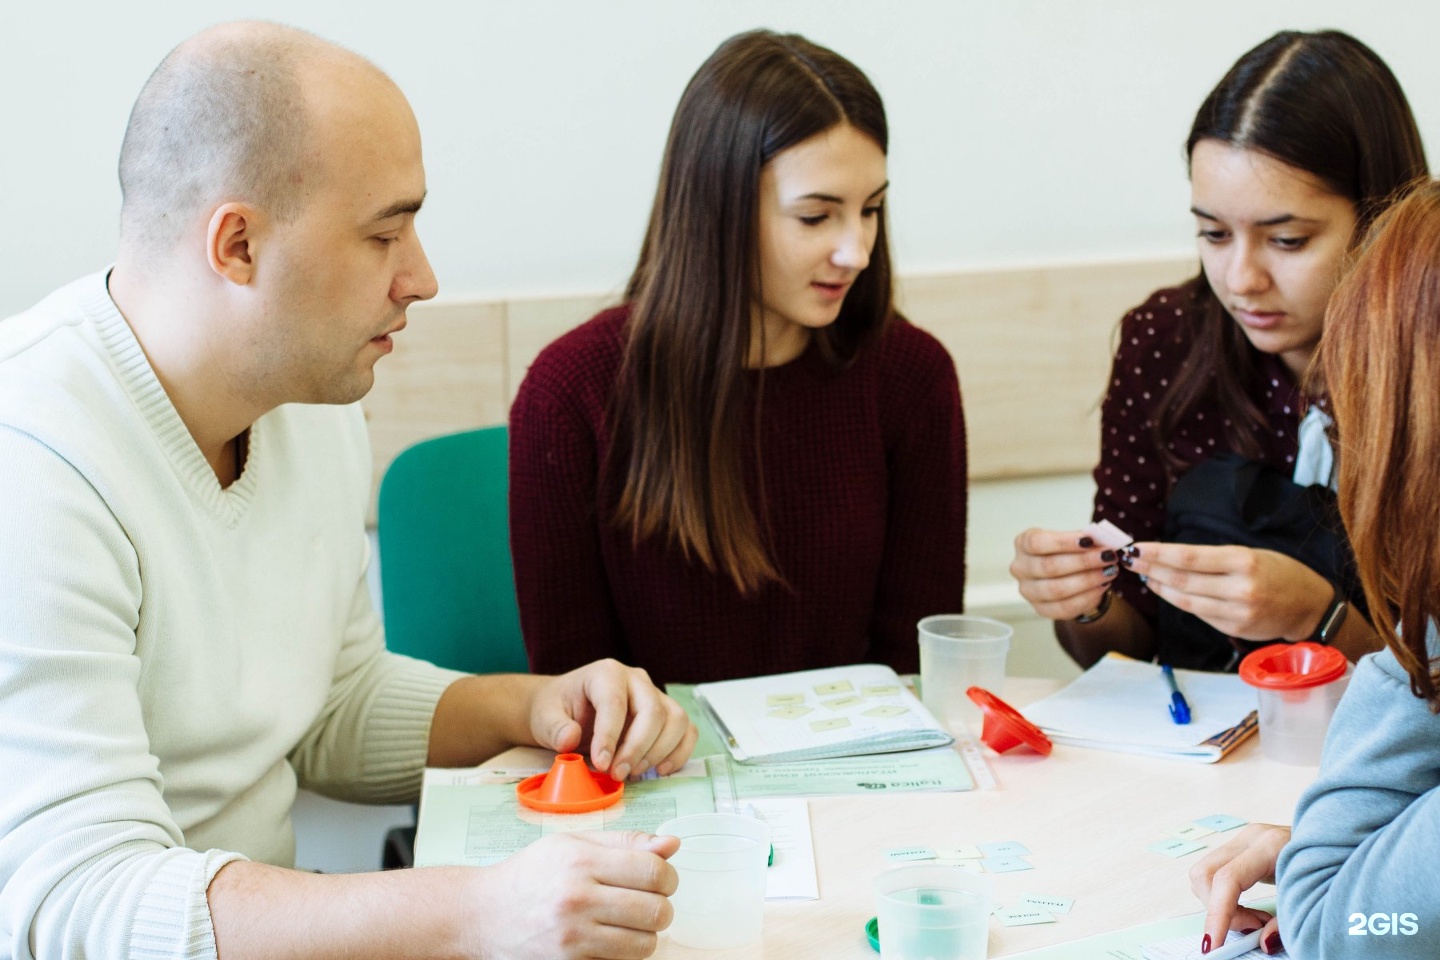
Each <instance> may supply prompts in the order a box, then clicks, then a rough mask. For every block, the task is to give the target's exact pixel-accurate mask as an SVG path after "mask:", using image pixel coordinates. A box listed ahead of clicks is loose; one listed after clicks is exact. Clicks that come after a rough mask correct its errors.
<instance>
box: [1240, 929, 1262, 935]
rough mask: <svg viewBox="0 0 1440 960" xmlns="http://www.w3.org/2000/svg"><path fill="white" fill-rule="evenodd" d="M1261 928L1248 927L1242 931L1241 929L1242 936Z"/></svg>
mask: <svg viewBox="0 0 1440 960" xmlns="http://www.w3.org/2000/svg"><path fill="white" fill-rule="evenodd" d="M1259 929H1260V928H1259V927H1246V928H1245V929H1244V930H1241V931H1240V936H1242V937H1248V936H1250V934H1252V933H1254V932H1255V931H1256V930H1259Z"/></svg>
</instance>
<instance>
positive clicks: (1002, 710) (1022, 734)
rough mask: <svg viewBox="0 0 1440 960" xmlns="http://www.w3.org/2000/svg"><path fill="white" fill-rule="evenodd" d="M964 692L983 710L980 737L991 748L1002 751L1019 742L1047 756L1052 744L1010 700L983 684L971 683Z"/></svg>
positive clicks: (1018, 744)
mask: <svg viewBox="0 0 1440 960" xmlns="http://www.w3.org/2000/svg"><path fill="white" fill-rule="evenodd" d="M965 695H966V696H967V697H969V698H970V699H971V700H973V701H975V705H976V706H978V707H979V708H980V709H981V710H982V711H983V712H984V714H985V725H984V726H983V727H981V729H980V739H981V740H984V741H985V742H986V743H987V744H989V745H990V749H991V750H994V751H995V752H996V753H1004V752H1005V751H1006V750H1010V749H1013V748H1015V747H1018V746H1020V744H1022V743H1023V744H1025V746H1027V747H1029V748H1030V749H1031V750H1034V751H1035V752H1036V753H1038V754H1040V755H1041V756H1042V757H1048V756H1050V751H1051V750H1052V749H1054V746H1055V745H1054V744H1053V743H1051V742H1050V738H1049V737H1047V736H1045V734H1044V733H1043V732H1041V730H1040V728H1039V727H1037V726H1035V724H1033V723H1031V722H1030V721H1029V720H1026V719H1025V718H1024V717H1022V716H1021V715H1020V712H1019V711H1018V710H1016V709H1015V708H1014V707H1012V706H1010V704H1008V703H1006V702H1005V701H1004V700H1001V699H1000V698H999V697H997V696H995V694H993V693H991V692H990V691H989V690H986V689H985V688H983V687H971V688H970V689H969V690H966V691H965Z"/></svg>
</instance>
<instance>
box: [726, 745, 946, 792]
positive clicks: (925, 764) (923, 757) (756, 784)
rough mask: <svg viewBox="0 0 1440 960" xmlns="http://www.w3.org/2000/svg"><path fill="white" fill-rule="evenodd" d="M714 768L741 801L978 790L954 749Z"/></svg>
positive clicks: (942, 748)
mask: <svg viewBox="0 0 1440 960" xmlns="http://www.w3.org/2000/svg"><path fill="white" fill-rule="evenodd" d="M709 768H710V772H711V776H713V777H715V778H717V779H719V778H725V779H727V780H728V781H729V783H728V785H729V788H730V789H731V790H732V791H733V794H734V796H735V797H737V798H738V799H741V800H751V799H754V798H756V797H802V796H809V797H817V796H825V795H831V794H854V793H874V794H879V793H887V792H888V793H897V792H899V793H908V792H915V791H923V790H942V791H943V790H970V789H972V788H973V787H974V781H973V780H972V779H971V777H970V772H969V771H968V770H967V769H966V768H965V762H964V761H963V760H962V759H961V758H960V755H959V754H957V753H956V752H955V751H954V750H952V749H950V748H949V747H936V748H934V749H931V750H912V751H910V752H908V753H882V754H876V755H875V756H869V757H841V758H837V759H834V760H806V761H802V762H799V763H773V764H766V765H764V766H754V765H751V764H745V763H735V762H734V761H732V760H730V758H729V757H719V758H716V757H712V758H711V759H710V761H709Z"/></svg>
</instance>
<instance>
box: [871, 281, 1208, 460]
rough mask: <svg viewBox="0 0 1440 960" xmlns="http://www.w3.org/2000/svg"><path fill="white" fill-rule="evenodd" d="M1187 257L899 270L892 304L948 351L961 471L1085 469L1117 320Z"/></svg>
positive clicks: (1090, 456)
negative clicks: (962, 451)
mask: <svg viewBox="0 0 1440 960" xmlns="http://www.w3.org/2000/svg"><path fill="white" fill-rule="evenodd" d="M1194 272H1195V264H1194V261H1193V260H1191V259H1184V260H1180V259H1166V260H1155V261H1130V262H1123V263H1096V264H1083V265H1072V266H1056V267H1040V268H1030V269H1013V270H987V271H976V272H972V273H950V274H937V275H933V276H911V277H905V278H902V279H901V281H900V285H899V294H898V296H899V300H900V304H901V309H902V310H903V311H904V312H905V314H906V316H908V317H909V318H910V319H911V320H913V321H914V322H915V323H916V324H917V325H919V326H921V327H924V328H925V329H926V330H929V331H930V332H931V333H933V334H935V336H937V337H938V338H939V339H940V341H941V342H942V343H944V344H945V346H946V348H947V349H949V351H950V353H951V355H952V356H954V358H955V365H956V367H957V369H958V370H959V372H960V388H961V391H962V393H963V396H964V400H965V417H966V426H967V429H968V445H969V454H970V476H971V478H972V479H990V478H998V477H1013V476H1035V475H1040V474H1049V473H1067V472H1072V471H1080V470H1089V469H1090V468H1092V467H1093V466H1094V465H1095V458H1096V450H1097V449H1098V447H1097V438H1098V436H1099V404H1100V400H1101V398H1102V397H1103V395H1104V392H1105V380H1106V377H1107V375H1108V372H1109V369H1110V358H1111V356H1112V349H1111V343H1112V337H1113V334H1114V330H1115V326H1116V323H1117V322H1118V321H1119V320H1120V317H1121V315H1122V314H1123V313H1124V312H1125V310H1127V309H1128V308H1130V307H1133V306H1135V305H1137V304H1139V303H1140V302H1141V301H1143V300H1144V299H1145V297H1146V296H1147V295H1148V294H1149V293H1150V291H1152V290H1154V289H1155V288H1157V287H1160V286H1163V285H1166V284H1172V283H1176V282H1179V281H1181V280H1183V279H1185V278H1186V277H1188V276H1190V275H1192V274H1193V273H1194Z"/></svg>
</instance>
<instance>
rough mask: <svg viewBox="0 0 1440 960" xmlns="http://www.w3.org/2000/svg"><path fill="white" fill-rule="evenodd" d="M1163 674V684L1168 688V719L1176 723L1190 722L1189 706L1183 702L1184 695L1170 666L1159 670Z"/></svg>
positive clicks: (1167, 665)
mask: <svg viewBox="0 0 1440 960" xmlns="http://www.w3.org/2000/svg"><path fill="white" fill-rule="evenodd" d="M1160 672H1161V673H1163V674H1165V682H1166V683H1167V684H1169V686H1170V719H1171V720H1174V721H1175V722H1176V723H1189V722H1190V704H1188V703H1186V702H1185V694H1183V693H1181V692H1180V685H1179V684H1177V683H1176V682H1175V671H1174V670H1172V669H1171V668H1170V664H1168V663H1167V664H1165V665H1164V666H1163V667H1161V668H1160Z"/></svg>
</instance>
